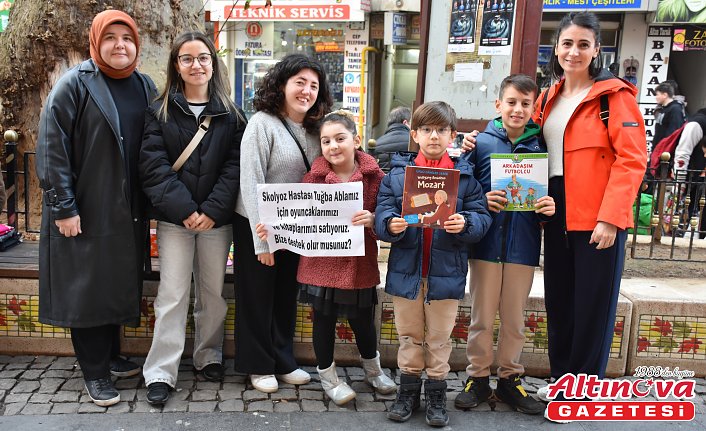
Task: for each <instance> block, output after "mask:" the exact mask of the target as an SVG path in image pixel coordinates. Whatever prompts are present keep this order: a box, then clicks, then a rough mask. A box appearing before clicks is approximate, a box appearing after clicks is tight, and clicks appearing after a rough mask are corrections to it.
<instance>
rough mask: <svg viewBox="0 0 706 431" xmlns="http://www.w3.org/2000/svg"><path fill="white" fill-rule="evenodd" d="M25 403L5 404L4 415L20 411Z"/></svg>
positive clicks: (12, 414)
mask: <svg viewBox="0 0 706 431" xmlns="http://www.w3.org/2000/svg"><path fill="white" fill-rule="evenodd" d="M25 405H26V404H25V403H9V404H5V413H3V415H4V416H14V415H17V414H19V413H20V411H21V410H22V409H23V408H24V407H25Z"/></svg>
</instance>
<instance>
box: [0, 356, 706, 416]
mask: <svg viewBox="0 0 706 431" xmlns="http://www.w3.org/2000/svg"><path fill="white" fill-rule="evenodd" d="M134 360H135V361H137V362H141V361H143V360H144V359H142V358H137V359H134ZM226 366H227V369H226V377H225V380H224V382H223V383H214V382H208V381H204V380H202V379H200V378H198V377H196V376H195V375H194V373H193V372H192V371H191V370H192V365H191V361H190V360H183V361H182V363H181V366H180V373H179V380H178V382H177V387H176V390H175V391H174V392H172V393H171V397H170V399H169V401H168V402H167V404H166V405H165V406H164V408H163V409H160V408H155V407H153V406H151V405H150V404H148V403H147V401H146V393H147V390H146V389H145V387H144V381H143V379H142V378H141V376H137V377H133V378H123V379H117V380H116V387H117V388H118V389H119V390H120V395H121V401H120V403H118V404H116V405H114V406H111V407H109V408H105V407H99V406H96V405H94V404H93V403H92V402H91V400H90V398H89V397H88V395H87V394H86V392H85V389H84V384H83V377H82V374H81V371H80V369H78V365H77V363H76V360H75V358H73V357H51V356H37V357H35V356H14V357H13V356H0V416H3V415H4V416H10V415H46V414H50V415H54V414H75V413H79V414H80V413H107V414H117V413H150V412H151V413H155V412H200V413H204V412H275V413H277V412H281V413H293V412H317V413H321V412H326V411H329V412H341V411H343V412H346V411H347V412H353V411H358V412H384V411H385V410H386V409H387V408H388V406H389V405H390V403H391V402H392V400H394V397H395V396H394V394H392V395H379V394H376V393H374V392H373V390H372V388H370V386H368V385H367V384H366V383H365V382H363V370H362V369H361V368H359V367H340V368H339V375H340V376H341V377H345V378H346V379H348V382H349V383H350V384H351V386H352V387H353V389H354V390H355V391H356V392H357V393H358V396H357V398H356V400H355V401H354V402H350V403H348V404H347V405H345V406H342V407H338V406H336V405H335V404H333V403H332V402H331V401H330V400H328V398H326V397H325V395H324V393H323V390H322V389H321V385H320V383H319V382H318V375H317V374H316V371H315V368H314V367H305V370H306V371H308V372H310V373H311V375H312V381H311V383H309V384H306V385H301V386H294V385H288V384H281V385H280V390H279V391H278V392H277V393H274V394H269V395H268V394H263V393H261V392H259V391H257V390H255V389H253V388H252V386H251V385H250V383H249V382H247V383H246V380H247V379H246V377H245V376H243V375H237V374H235V373H234V371H233V363H232V360H229V361H227V362H226ZM385 371H386V372H387V373H389V374H390V375H392V376H395V378H397V379H398V380H399V378H398V376H397V370H385ZM465 378H466V374H465V373H464V372H459V373H453V372H452V373H451V374H450V375H449V377H448V379H447V381H448V385H449V392H448V399H449V401H448V407H449V411H451V412H453V411H455V409H454V407H453V399H454V397H455V396H456V394H457V393H458V392H459V391H460V390H461V388H462V387H463V382H464V381H465ZM546 384H547V383H546V381H545V380H543V379H539V378H534V377H525V387H526V389H527V390H528V392H530V393H535V392H536V391H537V389H538V388H540V387H542V386H544V385H546ZM493 385H494V384H493ZM697 394H698V395H697V398H696V399H694V400H693V401H694V403H695V405H696V412H697V415H699V416H701V417H703V415H705V414H706V381H705V380H704V379H703V378H701V379H697ZM491 409H492V410H495V411H497V412H506V411H507V412H509V411H511V409H510V408H509V407H508V406H507V405H506V404H504V403H501V402H492V401H491V402H490V403H484V404H482V405H480V406H478V407H477V408H476V409H473V410H475V411H488V410H491Z"/></svg>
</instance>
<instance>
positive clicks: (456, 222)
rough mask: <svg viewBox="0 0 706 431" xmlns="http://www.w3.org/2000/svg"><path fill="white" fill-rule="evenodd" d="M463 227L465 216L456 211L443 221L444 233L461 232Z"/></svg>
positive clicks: (464, 225)
mask: <svg viewBox="0 0 706 431" xmlns="http://www.w3.org/2000/svg"><path fill="white" fill-rule="evenodd" d="M464 227H466V218H465V217H464V216H462V215H461V214H458V213H456V214H452V215H450V216H449V219H448V220H446V222H444V230H446V233H461V232H463V228H464Z"/></svg>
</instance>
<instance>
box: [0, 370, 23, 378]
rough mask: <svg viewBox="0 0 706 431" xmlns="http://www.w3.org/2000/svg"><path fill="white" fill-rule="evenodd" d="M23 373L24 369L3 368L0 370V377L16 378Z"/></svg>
mask: <svg viewBox="0 0 706 431" xmlns="http://www.w3.org/2000/svg"><path fill="white" fill-rule="evenodd" d="M22 373H24V370H7V369H5V370H3V371H0V379H16V378H18V377H20V375H22Z"/></svg>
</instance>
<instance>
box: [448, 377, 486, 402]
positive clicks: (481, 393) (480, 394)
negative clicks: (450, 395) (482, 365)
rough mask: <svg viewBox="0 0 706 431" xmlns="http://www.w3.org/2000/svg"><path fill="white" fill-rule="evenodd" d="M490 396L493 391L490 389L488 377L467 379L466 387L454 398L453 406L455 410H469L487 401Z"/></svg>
mask: <svg viewBox="0 0 706 431" xmlns="http://www.w3.org/2000/svg"><path fill="white" fill-rule="evenodd" d="M492 394H493V390H492V389H491V388H490V378H488V376H485V377H469V378H468V380H466V386H464V388H463V390H462V391H461V392H460V393H459V394H458V395H457V396H456V400H455V401H454V406H456V408H457V409H470V408H473V407H476V406H478V404H480V403H482V402H484V401H487V400H488V398H490V396H491V395H492Z"/></svg>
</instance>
